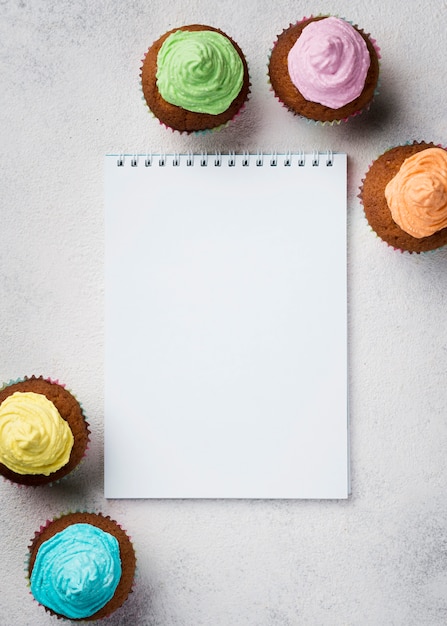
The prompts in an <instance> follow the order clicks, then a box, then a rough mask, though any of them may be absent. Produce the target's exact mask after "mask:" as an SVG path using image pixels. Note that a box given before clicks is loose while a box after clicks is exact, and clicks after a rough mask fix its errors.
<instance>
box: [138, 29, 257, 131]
mask: <svg viewBox="0 0 447 626" xmlns="http://www.w3.org/2000/svg"><path fill="white" fill-rule="evenodd" d="M141 82H142V88H143V95H144V98H145V100H146V103H147V105H148V107H149V109H150V110H151V111H152V113H153V114H154V115H155V117H157V118H158V119H159V121H160V122H161V123H162V124H164V125H165V126H167V127H169V128H171V129H173V130H177V131H180V132H185V133H192V132H196V131H204V130H210V129H217V128H220V127H222V126H224V125H225V124H226V123H227V122H229V121H230V120H232V119H233V118H234V117H235V115H236V114H237V113H238V112H239V111H240V110H241V108H242V107H243V105H244V103H245V101H246V100H247V98H248V92H249V77H248V68H247V63H246V60H245V57H244V55H243V53H242V50H241V49H240V48H239V46H238V45H237V44H236V43H235V42H234V41H233V40H232V39H231V38H230V37H228V35H226V34H225V33H223V32H222V31H221V30H219V29H217V28H212V27H211V26H203V25H201V24H193V25H190V26H182V27H180V28H175V29H173V30H170V31H169V32H167V33H165V34H164V35H163V36H162V37H160V38H159V39H157V41H155V43H153V44H152V46H151V47H150V48H149V50H148V52H147V53H146V56H145V58H144V60H143V65H142V71H141Z"/></svg>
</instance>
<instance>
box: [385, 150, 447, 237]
mask: <svg viewBox="0 0 447 626" xmlns="http://www.w3.org/2000/svg"><path fill="white" fill-rule="evenodd" d="M385 197H386V201H387V203H388V207H389V209H390V212H391V216H392V218H393V220H394V221H395V222H396V224H397V225H398V226H400V228H402V230H404V231H405V232H406V233H408V234H409V235H411V236H412V237H416V238H418V239H421V238H422V237H429V236H430V235H433V234H434V233H436V232H438V231H439V230H442V229H443V228H445V227H447V152H446V151H445V150H443V149H442V148H427V149H426V150H422V151H421V152H417V153H416V154H413V156H411V157H409V158H408V159H405V161H404V162H403V163H402V165H401V168H400V170H399V172H398V173H397V174H396V176H395V177H394V178H393V179H391V180H390V182H389V183H388V185H387V186H386V188H385Z"/></svg>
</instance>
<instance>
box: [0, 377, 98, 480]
mask: <svg viewBox="0 0 447 626" xmlns="http://www.w3.org/2000/svg"><path fill="white" fill-rule="evenodd" d="M89 434H90V431H89V427H88V424H87V422H86V421H85V418H84V414H83V411H82V408H81V406H80V404H79V402H78V401H77V400H76V398H75V397H74V396H73V395H72V394H71V393H70V392H69V391H68V390H67V389H65V387H64V386H63V385H61V384H59V383H57V382H55V381H50V380H45V379H44V378H42V377H39V378H37V377H35V376H31V378H27V377H26V378H24V379H23V380H20V381H18V382H11V383H9V384H7V385H6V386H4V387H3V388H2V389H1V390H0V474H1V475H2V476H4V477H5V478H7V479H8V480H10V481H12V482H14V483H18V484H21V485H30V486H37V485H44V484H48V483H53V482H55V481H57V480H59V479H61V478H63V477H64V476H67V475H68V474H69V473H70V472H72V471H73V470H74V469H75V468H76V467H77V466H78V465H79V463H80V462H81V460H82V458H83V457H84V455H85V453H86V450H87V446H88V442H89Z"/></svg>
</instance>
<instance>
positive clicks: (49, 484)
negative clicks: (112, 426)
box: [0, 376, 91, 489]
mask: <svg viewBox="0 0 447 626" xmlns="http://www.w3.org/2000/svg"><path fill="white" fill-rule="evenodd" d="M31 378H32V376H24V377H22V378H16V379H10V380H9V381H8V382H5V383H2V384H1V385H0V391H3V389H5V388H6V387H10V386H11V385H15V384H16V383H23V382H25V381H27V380H30V379H31ZM35 378H38V379H42V380H45V381H46V382H49V383H51V384H52V385H59V387H62V388H63V389H65V390H66V391H68V392H69V393H70V394H71V395H72V396H73V398H74V399H75V400H76V402H77V403H78V404H79V407H80V410H81V415H82V417H83V419H84V424H85V427H86V432H87V444H86V446H85V450H84V454H83V456H82V459H81V460H80V461H79V463H78V464H77V465H76V466H75V467H73V469H72V470H71V471H70V472H68V473H67V474H65V475H64V476H60V477H59V478H57V479H55V480H52V479H51V474H49V476H48V481H47V482H42V483H41V484H36V485H26V484H24V483H19V482H16V481H14V480H11V479H10V478H8V477H6V476H3V475H2V479H3V481H4V482H6V483H8V484H10V485H14V486H15V487H17V488H19V489H29V488H34V489H36V488H38V487H53V486H55V485H59V484H60V483H62V482H64V481H65V480H67V478H70V477H72V476H73V475H74V473H75V472H77V471H78V470H79V468H80V467H81V466H82V463H83V462H84V460H85V458H86V456H87V452H88V449H89V447H90V435H91V431H90V424H89V422H88V421H87V419H86V416H85V412H84V408H83V406H82V403H81V402H79V400H78V398H77V397H76V395H75V394H74V393H73V392H72V391H71V389H68V388H67V387H66V385H65V384H64V383H61V382H60V381H59V380H57V379H53V378H45V377H44V376H35Z"/></svg>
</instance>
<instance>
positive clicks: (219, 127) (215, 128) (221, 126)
mask: <svg viewBox="0 0 447 626" xmlns="http://www.w3.org/2000/svg"><path fill="white" fill-rule="evenodd" d="M179 28H181V27H179ZM220 32H221V31H220ZM226 36H227V35H226ZM227 37H228V36H227ZM156 41H158V39H157V40H155V41H154V42H153V43H152V45H151V46H149V48H148V49H147V50H146V52H145V54H144V56H143V58H142V59H141V61H140V74H139V79H140V80H139V91H140V95H141V98H142V100H143V104H144V105H145V108H146V109H147V111H148V112H149V113H150V115H151V117H153V118H154V119H156V120H157V121H158V122H159V123H160V125H161V126H163V128H165V129H166V130H170V131H171V132H172V133H178V134H179V135H192V136H194V135H195V136H202V135H207V134H210V133H215V132H219V131H221V130H223V129H224V128H227V127H228V126H229V125H230V124H232V123H233V122H234V121H236V120H237V119H238V118H239V116H240V115H241V114H242V113H243V112H244V111H245V109H246V107H247V102H248V100H249V99H250V93H251V82H250V78H248V85H247V89H248V91H247V95H246V97H245V100H244V102H243V103H242V104H241V106H240V107H239V109H238V110H237V111H236V112H235V113H234V115H233V116H232V117H231V118H230V119H228V120H226V121H225V122H224V123H222V124H218V125H216V126H212V127H210V128H204V129H199V130H179V129H178V128H174V127H173V126H170V125H169V124H167V123H166V122H165V121H163V120H161V119H160V118H159V117H158V116H157V115H156V114H155V113H154V112H153V111H152V110H151V108H150V106H149V105H148V103H147V100H146V98H145V96H144V92H143V86H142V72H143V66H144V62H145V59H146V56H147V54H148V53H149V51H150V50H151V48H152V46H153V45H154V43H156ZM235 43H236V42H234V41H233V44H235ZM236 45H237V44H236ZM237 47H238V48H239V46H237ZM239 50H240V48H239ZM240 51H241V50H240ZM241 52H242V51H241ZM242 54H243V53H242ZM244 60H245V64H246V67H247V74H248V77H249V76H250V73H249V69H248V63H247V60H246V59H245V55H244Z"/></svg>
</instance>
